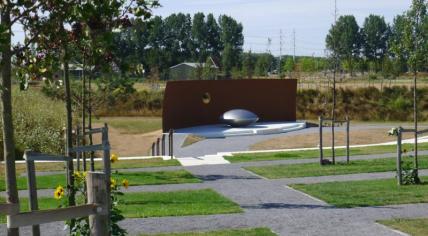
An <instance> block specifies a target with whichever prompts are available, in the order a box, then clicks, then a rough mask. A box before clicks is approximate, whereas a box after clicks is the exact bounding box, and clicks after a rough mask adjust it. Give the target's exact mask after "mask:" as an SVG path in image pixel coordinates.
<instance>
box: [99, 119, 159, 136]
mask: <svg viewBox="0 0 428 236" xmlns="http://www.w3.org/2000/svg"><path fill="white" fill-rule="evenodd" d="M100 121H101V122H103V123H104V122H105V123H107V124H108V125H110V126H111V127H113V128H116V129H119V131H120V132H121V133H124V134H143V133H150V132H153V131H156V130H160V129H162V118H160V117H103V118H101V120H100Z"/></svg>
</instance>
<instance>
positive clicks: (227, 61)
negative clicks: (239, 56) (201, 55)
mask: <svg viewBox="0 0 428 236" xmlns="http://www.w3.org/2000/svg"><path fill="white" fill-rule="evenodd" d="M234 57H235V55H234V52H233V49H232V45H230V44H226V46H225V47H224V50H223V53H222V55H221V64H222V65H223V73H224V75H225V76H226V77H230V75H231V72H232V68H233V66H234V62H233V58H234Z"/></svg>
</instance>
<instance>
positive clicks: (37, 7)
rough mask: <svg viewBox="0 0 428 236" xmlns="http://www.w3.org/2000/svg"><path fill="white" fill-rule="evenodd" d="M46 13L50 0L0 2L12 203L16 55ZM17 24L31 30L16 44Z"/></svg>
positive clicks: (5, 155) (11, 232)
mask: <svg viewBox="0 0 428 236" xmlns="http://www.w3.org/2000/svg"><path fill="white" fill-rule="evenodd" d="M42 12H43V13H42ZM44 14H48V2H47V1H10V0H5V1H2V3H1V4H0V42H1V44H0V50H1V62H0V65H1V108H2V110H1V123H2V125H3V130H2V131H3V151H4V153H3V158H4V161H5V162H6V165H5V169H6V171H5V172H6V176H5V177H6V192H7V199H6V201H7V202H8V203H11V204H19V198H18V190H17V188H16V170H15V143H14V131H13V123H12V101H11V100H12V98H11V95H12V58H13V57H16V56H17V55H20V54H21V53H22V52H23V51H24V50H26V49H27V48H28V47H29V46H30V45H31V44H32V43H34V41H35V40H37V38H38V36H39V29H40V27H42V24H43V21H44V19H43V18H44ZM17 24H20V25H22V26H23V27H24V30H25V31H26V32H28V34H26V37H25V40H24V42H23V43H22V44H20V45H18V46H16V47H12V46H13V45H12V35H13V31H12V28H13V27H14V26H15V25H17ZM8 235H19V231H18V229H17V228H8Z"/></svg>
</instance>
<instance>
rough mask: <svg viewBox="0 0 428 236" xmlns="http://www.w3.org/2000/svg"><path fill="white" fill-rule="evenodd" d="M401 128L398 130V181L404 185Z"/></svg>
mask: <svg viewBox="0 0 428 236" xmlns="http://www.w3.org/2000/svg"><path fill="white" fill-rule="evenodd" d="M401 130H402V129H401V127H399V128H398V134H397V180H398V185H402V184H403V179H402V174H403V173H402V169H401V138H402V136H401Z"/></svg>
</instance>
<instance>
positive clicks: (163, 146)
mask: <svg viewBox="0 0 428 236" xmlns="http://www.w3.org/2000/svg"><path fill="white" fill-rule="evenodd" d="M162 156H165V134H162Z"/></svg>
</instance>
